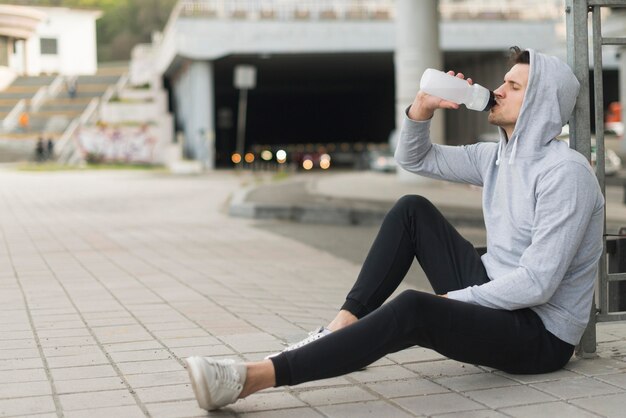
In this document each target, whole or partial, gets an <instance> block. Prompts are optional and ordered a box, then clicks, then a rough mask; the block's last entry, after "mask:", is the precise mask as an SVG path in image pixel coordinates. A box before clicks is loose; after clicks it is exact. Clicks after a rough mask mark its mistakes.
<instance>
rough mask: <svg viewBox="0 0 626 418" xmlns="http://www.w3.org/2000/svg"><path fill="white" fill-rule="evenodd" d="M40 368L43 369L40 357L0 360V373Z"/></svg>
mask: <svg viewBox="0 0 626 418" xmlns="http://www.w3.org/2000/svg"><path fill="white" fill-rule="evenodd" d="M40 368H43V361H42V360H41V358H40V357H37V358H18V359H7V360H0V371H2V370H21V369H40Z"/></svg>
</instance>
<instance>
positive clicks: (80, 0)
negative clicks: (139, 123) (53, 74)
mask: <svg viewBox="0 0 626 418" xmlns="http://www.w3.org/2000/svg"><path fill="white" fill-rule="evenodd" d="M176 1H177V0H0V4H17V5H24V6H43V7H46V6H53V7H70V8H77V9H96V10H101V11H102V12H103V15H102V17H101V18H100V19H98V20H97V21H96V36H97V42H98V61H100V62H105V61H120V60H128V59H130V51H131V49H132V48H133V46H135V45H136V44H138V43H146V42H150V40H151V36H152V33H153V32H154V31H160V30H163V28H164V27H165V24H166V23H167V19H168V18H169V15H170V13H171V11H172V9H173V8H174V5H175V4H176Z"/></svg>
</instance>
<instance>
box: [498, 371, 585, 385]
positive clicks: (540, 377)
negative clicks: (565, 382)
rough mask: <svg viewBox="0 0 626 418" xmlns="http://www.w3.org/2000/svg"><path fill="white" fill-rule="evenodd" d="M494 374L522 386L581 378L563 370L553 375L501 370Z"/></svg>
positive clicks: (576, 374)
mask: <svg viewBox="0 0 626 418" xmlns="http://www.w3.org/2000/svg"><path fill="white" fill-rule="evenodd" d="M493 373H495V374H499V375H501V376H504V377H506V378H508V379H511V380H514V381H516V382H519V383H522V384H528V383H539V382H550V381H555V380H560V379H569V378H576V377H580V374H578V373H574V372H572V371H569V370H565V369H561V370H557V371H556V372H552V373H543V374H509V373H505V372H503V371H500V370H494V371H493Z"/></svg>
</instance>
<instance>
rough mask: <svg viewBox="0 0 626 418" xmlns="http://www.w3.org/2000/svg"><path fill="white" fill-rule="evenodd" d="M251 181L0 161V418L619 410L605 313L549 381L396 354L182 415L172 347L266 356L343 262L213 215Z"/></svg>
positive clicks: (322, 301) (343, 273)
mask: <svg viewBox="0 0 626 418" xmlns="http://www.w3.org/2000/svg"><path fill="white" fill-rule="evenodd" d="M254 182H255V180H254V179H253V178H251V177H249V176H247V175H246V174H244V175H239V176H238V175H234V174H232V173H227V172H215V173H210V174H206V175H202V176H193V177H175V176H171V175H167V174H162V173H154V172H136V171H108V172H107V171H105V172H98V171H92V172H89V171H87V172H56V173H25V172H14V171H0V215H1V216H0V233H1V234H2V240H1V241H0V265H2V267H3V268H2V269H0V287H1V288H2V291H1V292H0V311H1V313H0V417H13V416H29V417H40V418H43V417H46V418H47V417H71V418H74V417H90V418H94V417H111V416H119V417H131V418H132V417H146V416H150V417H199V416H200V417H201V416H207V415H210V416H220V417H222V416H239V417H255V418H260V417H291V416H299V417H302V418H305V417H323V416H326V417H349V416H354V417H363V416H375V417H392V416H393V417H396V416H397V417H404V416H407V417H410V416H464V417H467V416H470V417H471V416H477V417H478V416H481V417H487V416H488V417H500V416H520V417H521V416H523V417H529V416H530V417H532V416H546V415H550V414H551V415H554V416H568V417H569V416H581V417H587V416H590V417H592V416H612V417H617V416H623V413H624V411H623V406H624V405H626V326H625V325H624V324H622V323H619V324H618V323H613V324H603V325H600V326H598V335H599V358H597V359H594V360H579V359H573V360H572V361H571V362H570V363H569V364H568V365H567V367H566V369H565V370H562V371H559V372H556V373H552V374H546V375H540V376H513V375H508V374H505V373H501V372H498V371H494V370H490V369H487V368H483V367H475V366H472V365H467V364H461V363H458V362H455V361H451V360H447V359H444V358H442V357H441V356H440V355H438V354H437V353H434V352H432V351H430V350H426V349H422V348H413V349H409V350H405V351H402V352H399V353H395V354H392V355H389V356H387V357H385V358H383V359H381V360H380V361H378V362H377V363H375V364H374V365H372V366H371V367H369V368H368V369H366V370H365V371H362V372H356V373H352V374H350V375H348V376H343V377H339V378H335V379H329V380H326V381H320V382H311V383H308V384H305V385H301V386H297V387H291V388H278V389H272V390H268V391H265V392H262V393H260V394H256V395H253V396H250V397H249V398H248V399H246V400H243V401H239V402H238V403H236V404H235V405H233V406H232V407H229V408H226V409H224V410H222V411H220V412H217V413H213V414H207V413H205V412H204V411H202V410H200V409H198V407H197V405H196V402H195V400H194V399H193V393H192V390H191V387H190V385H189V383H188V380H187V373H186V371H185V370H184V366H183V362H182V361H181V359H182V358H184V357H186V356H189V355H211V356H217V357H235V358H240V359H243V360H255V359H260V358H262V357H264V356H265V355H266V354H267V353H269V352H273V351H275V350H278V349H280V348H281V346H282V343H284V342H287V341H294V340H297V339H299V338H301V337H303V336H304V335H305V334H306V332H307V331H309V330H311V329H312V328H314V327H315V326H317V325H319V324H322V323H324V322H326V321H328V320H329V319H330V318H331V317H332V316H333V315H334V313H335V311H336V308H337V306H339V305H340V304H341V302H342V300H343V296H344V294H345V292H346V290H347V289H348V288H349V286H350V285H351V284H352V282H353V280H354V278H355V277H356V275H357V273H358V269H359V266H357V265H354V264H352V263H350V262H347V261H345V260H341V259H339V258H336V257H334V256H333V255H331V254H328V253H325V252H322V251H319V250H316V249H313V248H311V247H308V246H305V245H303V244H300V243H298V242H295V241H293V240H290V239H288V238H284V237H280V236H277V235H274V234H271V233H268V232H266V231H263V230H260V229H258V228H254V226H253V225H254V222H255V221H254V220H250V219H242V218H233V217H229V216H228V215H227V212H228V210H229V205H228V200H229V197H230V196H231V193H233V191H236V190H238V189H241V188H242V187H246V185H252V184H254ZM285 184H286V183H285ZM317 187H318V188H319V190H326V189H325V188H324V187H325V186H324V184H323V182H319V183H317ZM331 189H333V190H338V189H337V188H335V187H331ZM352 189H353V191H356V187H353V188H352ZM474 192H475V191H473V190H469V191H467V193H468V196H469V195H471V194H472V193H474ZM235 197H236V196H235ZM235 197H234V198H233V200H235ZM329 198H332V197H329ZM466 199H469V197H467V196H465V195H463V196H460V195H457V196H456V198H454V199H453V201H454V200H456V201H465V200H466ZM460 203H462V202H460Z"/></svg>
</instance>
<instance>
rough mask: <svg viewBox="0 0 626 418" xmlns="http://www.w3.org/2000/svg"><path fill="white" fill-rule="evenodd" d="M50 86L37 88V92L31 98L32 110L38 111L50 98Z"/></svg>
mask: <svg viewBox="0 0 626 418" xmlns="http://www.w3.org/2000/svg"><path fill="white" fill-rule="evenodd" d="M48 97H49V96H48V86H42V87H40V88H39V90H37V93H35V95H34V96H33V98H32V99H31V100H30V110H31V112H37V111H38V110H39V108H40V107H41V105H42V104H43V103H44V102H45V101H46V99H47V98H48Z"/></svg>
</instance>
